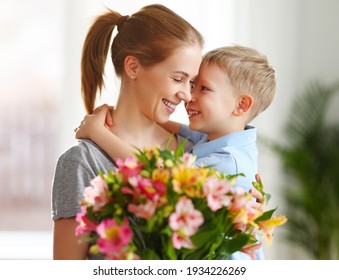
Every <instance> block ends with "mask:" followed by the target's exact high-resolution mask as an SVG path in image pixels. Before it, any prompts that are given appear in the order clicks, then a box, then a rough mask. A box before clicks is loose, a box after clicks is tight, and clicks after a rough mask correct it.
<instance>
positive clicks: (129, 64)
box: [124, 55, 140, 80]
mask: <svg viewBox="0 0 339 280" xmlns="http://www.w3.org/2000/svg"><path fill="white" fill-rule="evenodd" d="M124 66H125V71H126V74H127V76H128V77H130V78H132V79H133V80H134V79H136V77H137V74H138V70H139V67H140V63H139V60H138V59H137V58H136V57H135V56H132V55H128V56H126V57H125V62H124Z"/></svg>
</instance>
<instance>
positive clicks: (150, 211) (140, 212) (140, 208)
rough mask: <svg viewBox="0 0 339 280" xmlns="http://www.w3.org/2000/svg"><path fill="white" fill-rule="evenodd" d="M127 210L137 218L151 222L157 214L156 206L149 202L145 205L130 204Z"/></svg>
mask: <svg viewBox="0 0 339 280" xmlns="http://www.w3.org/2000/svg"><path fill="white" fill-rule="evenodd" d="M127 210H128V211H129V212H130V213H133V214H134V215H135V216H137V217H140V218H144V219H146V220H149V219H150V218H152V217H153V216H154V214H155V210H156V204H155V203H154V202H153V201H151V200H148V201H147V202H146V203H145V204H133V203H130V204H128V207H127Z"/></svg>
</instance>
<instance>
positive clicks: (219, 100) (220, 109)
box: [186, 63, 237, 140]
mask: <svg viewBox="0 0 339 280" xmlns="http://www.w3.org/2000/svg"><path fill="white" fill-rule="evenodd" d="M236 106H237V96H236V95H235V93H234V89H233V87H232V85H231V82H230V80H229V78H228V75H227V74H226V73H225V71H223V70H222V69H221V68H220V67H219V66H218V65H216V64H215V63H211V64H206V63H202V64H201V66H200V69H199V75H198V77H197V78H196V80H195V88H194V89H193V91H192V99H191V101H190V102H189V103H187V104H186V110H187V114H188V117H189V121H190V124H189V127H190V128H191V129H193V130H198V131H201V132H203V133H206V134H208V139H209V140H213V139H215V138H218V137H221V136H223V135H225V134H228V133H231V132H233V131H234V125H235V124H234V122H235V119H234V115H233V111H234V110H235V108H236Z"/></svg>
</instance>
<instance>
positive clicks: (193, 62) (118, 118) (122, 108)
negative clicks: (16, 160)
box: [52, 5, 203, 259]
mask: <svg viewBox="0 0 339 280" xmlns="http://www.w3.org/2000/svg"><path fill="white" fill-rule="evenodd" d="M115 27H117V29H118V33H117V35H116V36H115V38H114V40H113V42H112V45H111V58H112V62H113V66H114V69H115V72H116V75H117V76H118V77H119V78H120V79H121V87H120V92H119V98H118V101H117V104H116V108H115V111H114V126H112V127H110V129H111V131H112V132H113V133H114V134H116V135H117V136H118V137H120V138H121V139H122V140H124V141H125V142H127V143H129V144H130V145H133V146H136V147H139V148H143V147H146V146H148V147H152V146H156V145H160V147H164V146H165V145H166V144H167V143H168V141H169V139H170V137H171V134H170V133H168V132H167V131H165V130H164V129H163V128H161V127H160V126H159V125H158V124H157V123H164V122H166V121H168V120H169V117H170V115H171V114H172V113H173V112H174V111H175V108H176V106H177V105H178V104H179V103H180V102H181V101H182V100H184V101H189V100H190V97H191V96H190V82H191V81H192V80H193V79H194V77H195V76H196V75H197V74H198V70H199V65H200V62H201V58H202V48H203V38H202V36H201V34H200V33H199V32H198V31H197V30H196V29H195V28H194V27H192V26H191V25H190V24H189V23H188V22H187V21H185V20H184V19H183V18H181V17H180V16H178V15H177V14H175V13H174V12H173V11H171V10H169V9H168V8H166V7H164V6H162V5H149V6H146V7H144V8H142V9H141V10H140V11H138V12H136V13H134V14H133V15H131V16H121V15H120V14H119V13H117V12H115V11H111V10H109V11H108V12H107V13H106V14H104V15H101V16H99V17H98V18H97V19H96V20H95V21H94V23H93V25H92V26H91V28H90V30H89V32H88V34H87V37H86V39H85V42H84V46H83V52H82V60H81V83H82V94H83V100H84V104H85V107H86V110H87V112H88V113H89V114H90V113H92V112H93V108H94V105H95V99H96V94H97V91H98V90H101V88H102V85H103V72H104V66H105V62H106V57H107V52H108V49H109V45H110V40H111V34H112V31H113V29H114V28H115ZM179 141H180V138H175V139H173V140H172V141H171V142H170V143H171V146H170V148H171V149H176V147H177V145H178V142H179ZM112 169H114V164H113V162H112V160H110V159H109V157H108V156H107V155H106V154H105V153H104V152H103V151H102V150H101V149H100V148H99V147H98V146H96V145H95V144H94V143H93V142H91V141H89V140H83V141H80V142H79V144H78V145H76V146H74V147H71V148H70V149H69V150H67V151H66V152H65V153H64V154H63V155H61V156H60V158H59V160H58V163H57V167H56V171H55V176H54V182H53V191H52V218H53V220H54V241H53V243H54V244H53V258H54V259H85V258H90V255H89V254H88V243H86V242H79V241H80V240H81V239H84V238H86V236H85V235H82V236H78V237H76V236H75V228H76V226H77V221H76V220H75V215H76V214H77V213H78V212H80V200H81V199H82V193H83V189H84V188H85V187H86V186H89V185H90V181H91V180H92V179H93V178H94V177H95V176H96V175H98V173H99V171H101V172H103V173H106V172H107V171H109V170H112Z"/></svg>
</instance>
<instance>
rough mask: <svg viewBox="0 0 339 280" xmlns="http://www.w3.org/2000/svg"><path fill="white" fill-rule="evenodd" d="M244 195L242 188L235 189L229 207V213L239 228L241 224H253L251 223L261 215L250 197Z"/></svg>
mask: <svg viewBox="0 0 339 280" xmlns="http://www.w3.org/2000/svg"><path fill="white" fill-rule="evenodd" d="M244 194H245V192H244V190H243V189H242V188H237V189H236V191H235V192H234V195H233V196H234V198H233V201H232V203H231V205H230V211H231V212H232V213H234V222H235V223H238V224H239V225H238V227H239V228H241V227H242V226H241V224H244V225H247V224H249V223H250V224H253V221H254V220H255V219H256V218H257V217H258V216H259V215H260V214H261V212H260V211H259V209H258V207H257V206H256V203H255V202H254V201H253V199H252V196H251V195H250V194H248V195H244Z"/></svg>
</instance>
